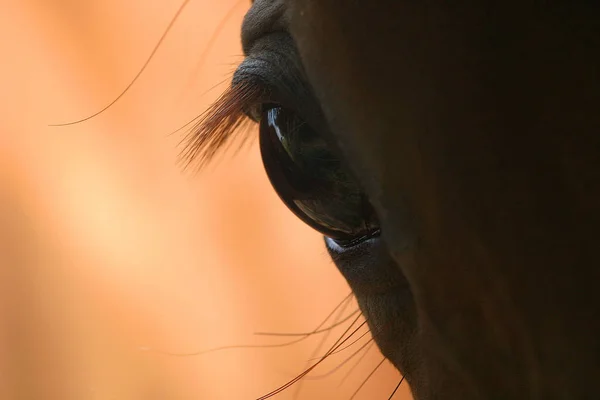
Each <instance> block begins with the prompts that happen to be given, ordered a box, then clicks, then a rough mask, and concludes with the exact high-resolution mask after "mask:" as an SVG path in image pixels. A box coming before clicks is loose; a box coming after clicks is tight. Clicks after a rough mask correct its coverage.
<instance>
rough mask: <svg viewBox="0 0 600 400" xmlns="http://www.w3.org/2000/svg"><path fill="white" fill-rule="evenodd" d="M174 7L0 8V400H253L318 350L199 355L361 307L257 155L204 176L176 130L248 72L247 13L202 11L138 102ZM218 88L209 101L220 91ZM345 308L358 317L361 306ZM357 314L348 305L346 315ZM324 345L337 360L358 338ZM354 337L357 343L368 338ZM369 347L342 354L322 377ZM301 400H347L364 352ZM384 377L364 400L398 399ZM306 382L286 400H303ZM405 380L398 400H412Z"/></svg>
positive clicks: (369, 360) (183, 21) (40, 2)
mask: <svg viewBox="0 0 600 400" xmlns="http://www.w3.org/2000/svg"><path fill="white" fill-rule="evenodd" d="M180 1H181V0H87V1H82V0H4V2H3V4H2V12H0V34H1V36H0V37H1V38H2V40H1V41H0V54H1V55H2V58H1V60H2V61H1V62H0V77H1V79H2V81H1V82H0V105H1V114H0V324H1V326H2V328H1V330H0V398H2V399H19V400H21V399H83V400H85V399H90V400H91V399H94V400H104V399H115V400H116V399H157V400H158V399H254V398H257V397H258V396H260V395H262V394H265V393H268V392H269V391H270V390H272V389H275V388H276V387H277V386H279V385H280V384H283V383H285V382H286V381H287V380H289V379H291V378H293V377H294V376H296V374H298V373H299V372H301V371H302V370H303V368H304V367H305V366H306V365H307V360H308V359H309V358H311V357H315V356H316V355H319V354H322V353H323V352H324V351H325V350H326V347H327V346H323V347H322V348H321V350H319V352H317V353H316V355H315V354H314V352H315V349H316V348H317V346H318V344H319V338H320V337H322V336H319V337H315V338H311V339H310V340H306V341H303V342H301V343H298V344H296V345H293V346H289V347H281V348H263V349H229V350H223V351H217V352H213V353H209V354H204V355H201V356H192V357H176V356H172V355H164V354H160V353H158V352H156V351H141V350H140V348H142V347H147V348H151V349H154V350H159V351H166V352H194V351H198V350H207V349H211V348H215V347H219V346H227V345H237V344H273V343H282V342H285V341H287V340H289V339H290V338H280V337H264V336H256V335H254V334H253V333H254V332H257V331H269V332H306V331H310V330H312V329H314V328H315V327H316V326H317V325H318V323H319V322H320V321H321V320H322V319H323V318H325V316H327V314H328V313H329V312H330V311H331V310H332V309H333V308H334V307H335V306H336V305H337V304H338V303H339V302H340V301H341V300H342V299H343V298H344V297H345V296H346V295H347V294H348V293H349V289H348V288H347V286H346V284H345V282H344V281H343V279H342V277H341V276H340V275H339V274H338V272H337V270H336V269H335V266H334V265H333V264H332V263H331V262H330V260H329V259H328V257H327V255H326V253H325V250H324V248H323V245H322V240H321V238H320V236H319V234H317V233H315V232H313V231H312V230H311V229H309V228H307V227H305V226H304V225H303V224H302V223H300V222H299V221H298V220H297V219H296V218H295V217H294V216H293V215H291V214H290V213H289V212H288V210H287V209H286V208H285V207H284V206H283V205H282V204H281V203H280V201H279V200H278V198H277V197H276V195H274V193H273V191H272V189H271V187H270V186H269V184H268V182H267V180H266V178H265V175H264V172H263V169H262V165H261V162H260V156H259V153H258V150H257V148H256V147H250V148H249V149H247V150H244V151H242V152H240V153H239V154H238V155H237V156H235V157H232V156H228V157H223V158H221V159H220V161H219V162H218V163H217V164H213V165H212V166H211V167H210V168H208V169H207V170H205V171H203V172H202V173H200V174H193V173H191V172H185V171H182V168H181V167H180V166H178V165H177V164H176V161H177V154H178V151H179V150H180V148H179V147H178V142H179V140H180V139H181V135H179V134H178V135H171V136H169V135H168V133H169V132H172V131H173V130H174V129H175V128H177V127H179V126H181V125H182V124H183V123H184V122H186V121H188V120H189V119H191V118H192V117H194V116H195V115H197V114H198V113H200V112H201V111H203V110H204V109H205V108H206V107H207V105H208V104H209V103H210V101H212V100H213V99H214V98H215V96H217V95H218V94H219V92H220V90H221V89H222V88H223V85H225V84H226V82H225V83H222V84H221V86H220V87H217V88H216V89H212V88H213V87H214V85H215V84H217V83H218V82H223V80H226V79H227V78H228V77H229V76H230V73H231V72H232V70H233V68H234V66H235V64H236V63H237V62H239V60H240V59H241V49H240V46H239V39H238V31H239V26H240V21H241V18H242V16H243V14H244V12H245V10H246V8H247V6H248V4H247V3H249V2H244V1H242V2H238V4H237V6H236V9H235V11H234V13H233V14H232V17H231V18H230V19H229V21H228V22H227V24H226V28H225V29H224V30H223V31H222V32H221V33H220V34H219V35H218V37H217V39H216V42H215V43H214V45H213V46H212V47H211V48H210V51H209V52H208V53H207V55H208V56H207V58H206V59H205V60H204V62H201V61H202V57H201V54H202V52H203V51H204V50H205V49H206V48H207V43H208V42H209V38H210V37H211V35H212V34H213V32H214V31H215V29H216V28H217V26H218V25H219V23H220V22H221V21H222V19H223V17H224V16H225V15H226V14H227V12H228V10H230V9H231V7H232V5H234V3H235V0H227V1H226V0H219V1H208V0H194V1H192V2H191V4H190V5H189V7H188V8H187V9H186V10H185V12H184V13H183V15H182V16H181V18H180V19H179V21H178V22H177V24H176V25H175V26H174V29H173V31H172V32H171V33H170V34H169V36H168V37H167V39H166V40H165V42H164V44H163V46H162V47H161V48H160V49H159V51H158V53H157V54H156V57H155V58H154V59H153V60H152V62H151V64H150V65H149V67H148V69H147V70H146V71H145V72H144V74H143V75H142V76H141V78H140V80H139V81H138V82H137V83H136V84H135V85H134V86H133V87H132V89H131V90H130V91H129V92H128V93H127V94H126V95H125V96H124V97H123V98H122V99H121V100H120V101H119V102H117V103H116V104H115V105H114V106H113V107H111V108H110V109H109V110H108V111H107V112H105V113H103V114H101V115H100V116H98V117H95V118H93V119H91V120H89V121H87V122H85V123H81V124H77V125H73V126H69V127H61V128H57V127H48V126H47V125H48V124H52V123H61V122H67V121H70V120H74V119H79V118H81V117H85V116H87V115H89V114H91V113H94V112H95V111H98V110H99V109H101V108H102V107H104V106H105V105H106V104H108V103H109V102H110V101H112V100H113V99H114V98H115V96H117V95H118V93H119V92H120V91H121V90H122V89H123V88H124V87H126V86H127V84H128V82H129V81H130V80H131V78H132V77H133V76H135V74H136V73H137V71H138V69H139V68H140V66H141V65H142V64H143V62H144V61H145V59H146V58H147V56H148V55H149V54H150V52H151V51H152V48H153V46H154V45H155V43H156V42H157V41H158V39H159V37H160V35H161V34H162V31H163V30H164V28H165V27H166V26H167V25H168V23H169V21H170V19H171V18H172V16H173V15H174V13H175V12H176V10H177V8H178V7H179V5H180ZM211 89H212V90H211ZM352 307H355V306H354V305H353V306H352ZM349 311H351V309H349V310H348V312H349ZM346 326H347V325H345V326H342V327H341V329H337V330H335V331H334V332H333V333H332V334H331V335H329V337H328V338H327V343H328V345H331V344H333V342H335V339H337V337H338V336H339V335H340V334H341V333H342V332H343V329H344V328H345V327H346ZM361 333H362V331H361ZM366 340H367V337H365V338H364V339H363V340H361V341H359V342H358V343H357V344H356V345H354V346H352V347H351V348H349V349H347V350H344V351H343V352H341V353H340V354H335V355H333V356H332V357H331V360H328V362H327V363H326V365H324V366H323V367H322V368H319V369H317V370H316V371H315V372H314V373H313V374H311V375H313V376H318V375H322V374H325V373H327V372H328V371H329V370H331V369H332V368H334V367H335V366H336V365H338V364H340V363H342V362H343V361H344V359H346V358H347V357H348V356H350V355H351V354H352V353H353V352H354V351H356V349H358V348H359V347H360V346H361V345H362V343H365V342H366ZM359 357H360V354H359V355H358V356H357V357H355V358H354V359H353V360H352V361H350V362H348V363H347V364H345V365H344V366H343V368H341V369H340V370H339V371H336V372H335V373H334V374H332V375H331V376H328V377H326V378H324V379H321V380H305V381H304V383H303V385H302V390H301V391H300V392H299V396H298V399H348V398H350V396H351V395H352V393H353V392H354V391H355V389H356V388H357V387H358V386H359V385H360V383H361V382H362V381H363V380H364V378H366V377H367V375H368V374H369V373H370V372H371V371H372V369H373V368H374V367H375V366H376V365H377V363H378V362H379V361H380V360H381V356H380V354H379V353H378V352H377V351H376V350H375V348H371V349H370V350H369V353H368V355H367V357H365V358H364V359H363V360H362V361H361V363H360V364H359V366H358V368H356V369H354V370H353V371H352V374H351V375H350V376H349V378H347V379H346V380H345V382H344V384H343V385H342V386H341V387H338V385H339V382H340V381H341V380H342V379H343V378H344V375H345V374H346V372H347V371H349V370H350V368H352V366H353V364H354V362H355V360H358V358H359ZM398 380H399V375H398V373H397V372H396V371H395V370H393V368H392V367H391V366H390V365H389V364H388V363H387V362H386V363H385V364H384V366H383V367H382V368H381V369H380V370H378V371H377V373H375V374H374V375H373V377H372V378H371V379H370V380H369V381H368V383H367V384H366V385H365V386H364V388H363V389H361V391H360V393H359V395H357V396H356V399H384V400H385V399H387V398H388V397H389V395H390V394H391V392H392V390H393V388H394V387H395V386H396V383H397V382H398ZM296 392H297V388H296V387H292V388H291V389H289V390H287V391H285V392H283V393H282V394H280V395H279V396H278V397H276V398H277V399H292V398H293V397H294V395H295V394H296ZM407 393H408V388H407V387H406V386H405V385H403V386H402V387H401V389H400V390H399V392H398V393H397V394H396V396H394V398H395V399H406V398H408V395H407Z"/></svg>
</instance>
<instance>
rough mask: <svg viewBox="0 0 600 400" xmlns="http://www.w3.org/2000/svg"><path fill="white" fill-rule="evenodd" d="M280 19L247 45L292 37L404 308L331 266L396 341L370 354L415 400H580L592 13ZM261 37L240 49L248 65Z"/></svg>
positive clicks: (588, 317) (494, 9) (593, 104)
mask: <svg viewBox="0 0 600 400" xmlns="http://www.w3.org/2000/svg"><path fill="white" fill-rule="evenodd" d="M267 3H269V2H265V1H260V0H259V1H257V2H256V3H255V7H257V8H258V9H263V10H264V9H265V7H266V6H265V4H267ZM276 3H277V4H278V7H285V8H286V9H285V10H284V11H282V10H281V9H280V8H278V9H277V10H278V15H279V16H282V15H285V16H286V17H285V18H281V20H277V21H273V20H270V19H268V18H266V19H265V20H264V21H266V22H265V24H266V25H264V26H260V24H258V23H255V24H254V25H248V24H247V23H246V24H245V27H247V26H252V27H254V28H256V27H259V28H256V29H258V30H259V31H261V32H263V33H264V32H269V31H270V30H271V29H272V28H271V27H270V26H269V24H271V25H273V26H277V29H280V27H281V25H287V29H288V30H289V32H290V34H291V36H292V37H293V40H294V44H295V48H297V50H298V52H299V56H300V59H301V61H302V67H303V71H304V72H305V74H306V77H307V79H308V82H309V83H310V85H309V86H310V87H311V88H312V90H313V91H314V93H315V96H316V99H318V105H319V106H320V109H321V110H322V112H323V114H324V117H325V122H324V123H323V124H322V126H323V127H324V129H323V132H321V131H320V130H319V132H320V133H321V134H323V135H325V136H331V137H332V138H333V140H332V143H334V144H335V145H336V148H338V149H339V151H340V154H343V155H344V156H345V159H346V160H348V161H349V165H350V166H351V167H352V169H353V171H354V173H355V175H356V177H357V178H358V179H359V181H360V183H361V184H362V185H363V187H364V189H365V191H366V193H367V194H368V196H369V199H370V200H371V202H372V203H373V206H374V207H375V209H376V211H377V214H378V216H379V218H380V220H381V228H382V238H381V242H382V243H384V244H385V245H384V246H385V252H386V253H387V256H388V259H389V262H390V263H391V264H389V265H393V266H395V267H396V271H397V272H398V273H399V274H400V275H402V276H403V277H405V279H406V280H407V282H408V284H409V287H410V292H411V293H412V296H411V298H410V299H406V298H405V297H403V296H400V297H398V298H394V297H393V296H388V297H387V299H385V300H384V301H382V300H381V299H382V297H379V298H375V297H376V296H381V295H380V294H378V295H376V296H375V297H374V296H373V295H372V294H370V293H369V292H368V290H367V291H365V292H364V293H361V290H364V289H365V287H368V285H367V286H365V280H364V276H359V275H356V274H354V275H353V273H354V272H355V269H353V268H355V267H353V264H356V263H357V262H358V263H367V265H368V264H370V265H371V266H372V268H371V270H372V273H373V276H369V278H368V279H369V280H374V281H375V282H376V281H377V279H381V280H382V281H384V280H385V277H386V276H387V275H386V274H383V275H378V274H379V273H381V272H382V271H386V269H385V268H384V269H380V268H381V263H382V262H383V263H385V262H386V261H385V260H386V258H385V257H381V256H379V255H376V254H366V255H361V257H364V258H365V259H366V261H363V260H360V259H359V260H357V259H356V258H355V257H352V256H350V255H347V256H346V258H344V257H340V256H339V255H338V256H336V255H333V257H334V260H335V261H336V264H337V265H338V268H339V269H340V271H341V272H342V273H343V274H344V275H345V276H346V278H347V279H348V280H349V283H350V285H351V286H352V287H353V290H355V292H357V299H358V301H359V304H360V305H361V309H363V312H365V313H368V314H369V315H370V316H371V318H372V319H373V322H372V323H373V324H375V325H374V326H377V327H384V326H386V327H387V326H389V324H384V323H380V321H391V320H394V321H396V323H397V324H398V326H395V327H392V328H390V330H389V335H388V336H389V337H391V338H392V339H391V340H390V341H382V340H379V341H378V345H379V346H380V347H381V349H382V351H383V352H384V354H385V355H386V356H388V357H390V358H391V359H392V361H393V362H394V364H395V365H396V366H397V367H398V368H399V369H400V370H401V371H403V372H406V373H407V380H408V381H409V383H410V384H411V387H412V389H413V394H414V395H415V396H416V397H417V398H419V399H437V398H444V399H467V400H469V399H496V398H497V399H506V398H511V399H520V398H522V399H526V398H527V399H542V398H543V399H553V398H557V399H559V398H573V399H580V398H581V399H585V398H589V395H590V393H593V392H594V391H595V388H594V387H593V386H592V382H595V381H597V379H598V377H599V376H600V374H599V371H598V368H599V367H598V365H600V363H598V359H597V357H598V354H600V351H598V339H597V338H598V337H600V326H599V325H600V322H599V321H597V318H595V317H594V316H597V315H598V312H599V311H600V298H599V295H598V293H597V290H595V288H594V282H597V281H598V278H599V276H598V271H597V268H596V267H595V266H596V265H598V254H597V251H595V250H594V249H595V248H596V243H595V240H593V238H594V237H595V236H597V234H596V233H597V231H598V229H599V228H600V216H599V212H598V204H600V189H599V187H598V185H599V181H600V180H597V179H594V177H597V175H598V160H599V159H600V157H599V155H598V151H599V150H600V143H599V141H600V139H599V136H600V135H598V134H597V132H598V127H599V119H600V118H599V116H598V113H597V110H598V109H599V108H600V102H599V93H600V90H599V88H598V79H597V73H596V72H594V71H597V68H598V64H599V60H598V53H597V52H596V51H593V50H592V49H594V48H598V47H600V38H599V35H598V33H599V32H598V29H597V27H598V25H597V15H596V14H597V12H596V10H595V9H594V8H593V7H591V6H590V7H589V8H586V7H588V6H587V5H584V4H582V3H577V4H572V5H570V6H567V5H563V6H561V7H557V8H552V7H546V8H544V9H541V8H540V9H538V8H535V7H533V6H531V5H529V4H521V3H516V2H504V3H502V4H493V5H492V4H491V3H490V4H488V3H477V4H471V5H470V6H467V5H460V6H452V7H450V6H449V5H446V4H441V3H439V2H426V3H419V4H412V3H409V2H404V1H371V2H351V3H348V2H341V1H340V0H296V1H288V2H276ZM282 4H284V6H282ZM515 10H518V13H517V12H515ZM247 18H251V17H247ZM279 21H281V22H279ZM260 35H261V33H260V32H253V33H252V35H249V34H246V35H243V38H245V40H246V42H247V43H246V45H245V48H248V49H250V53H252V50H251V49H252V46H251V42H252V41H253V40H257V39H256V38H257V37H260ZM567 149H568V150H567ZM577 182H582V183H581V184H580V185H578V184H577ZM583 182H585V184H583ZM403 279H404V278H403ZM369 284H370V285H371V284H372V282H371V283H369ZM383 298H385V296H383ZM413 302H414V303H413ZM411 307H413V308H414V311H412V312H413V313H414V316H410V312H409V313H406V312H401V310H406V309H409V310H410V309H411ZM407 315H409V316H408V317H407ZM371 318H369V319H371ZM392 325H393V324H392ZM407 332H409V333H407ZM413 332H414V333H413ZM566 366H567V367H566ZM507 372H509V373H507Z"/></svg>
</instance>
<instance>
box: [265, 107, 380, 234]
mask: <svg viewBox="0 0 600 400" xmlns="http://www.w3.org/2000/svg"><path fill="white" fill-rule="evenodd" d="M260 150H261V155H262V159H263V164H264V166H265V169H266V171H267V175H268V176H269V179H270V181H271V184H272V185H273V187H274V188H275V191H276V192H277V194H278V195H279V197H280V198H281V199H282V200H283V202H284V203H285V204H286V205H287V206H288V208H289V209H290V210H291V211H292V212H293V213H294V214H296V215H297V216H298V217H299V218H300V219H301V220H303V221H304V222H305V223H307V224H308V225H310V226H311V227H313V228H314V229H316V230H317V231H319V232H321V233H322V234H324V235H325V236H328V237H330V238H332V239H335V240H336V241H338V242H339V243H340V244H342V245H350V244H354V243H356V242H358V241H361V240H362V239H364V238H368V237H371V236H374V235H376V234H377V233H378V232H379V224H378V222H377V219H376V216H375V213H374V211H373V208H372V207H371V204H370V203H369V201H368V200H367V198H366V196H365V194H364V192H363V191H362V190H361V188H360V186H359V185H358V182H356V180H355V179H354V178H353V177H352V175H351V174H350V173H348V172H347V171H346V169H345V168H344V166H343V165H342V163H341V160H340V159H339V158H338V157H336V156H335V155H334V153H333V152H332V151H331V149H330V147H329V146H328V144H327V142H326V141H325V140H324V139H323V138H322V137H321V136H319V134H318V133H317V132H315V131H314V130H313V129H312V128H311V127H310V126H309V125H308V124H306V123H305V122H304V121H303V120H301V119H300V118H299V117H298V116H297V115H296V114H295V113H294V112H292V111H290V110H288V109H285V108H282V107H278V106H275V107H271V108H266V109H265V110H264V111H263V113H262V116H261V118H260Z"/></svg>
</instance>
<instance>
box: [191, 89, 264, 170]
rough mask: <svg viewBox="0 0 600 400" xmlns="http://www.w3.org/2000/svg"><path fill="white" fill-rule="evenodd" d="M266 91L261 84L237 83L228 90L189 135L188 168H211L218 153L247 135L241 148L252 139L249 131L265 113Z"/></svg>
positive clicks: (201, 117) (200, 119) (203, 115)
mask: <svg viewBox="0 0 600 400" xmlns="http://www.w3.org/2000/svg"><path fill="white" fill-rule="evenodd" d="M265 93H266V90H265V89H264V88H263V87H261V85H260V84H259V83H257V82H250V81H246V82H237V83H235V84H232V86H231V87H230V88H229V89H227V90H226V91H225V92H224V93H223V94H222V95H221V96H220V97H219V99H217V100H216V101H215V102H214V103H213V104H212V105H211V106H210V107H209V108H208V109H207V110H206V111H205V112H204V113H203V114H202V115H201V116H200V117H199V119H198V121H197V122H196V123H195V124H194V126H193V127H192V128H191V129H190V131H189V133H188V134H187V135H185V137H184V138H183V140H182V142H181V144H183V149H182V152H181V153H180V158H181V160H182V162H183V163H184V166H185V167H189V166H190V165H191V164H193V163H195V164H196V166H197V168H202V167H203V166H205V165H206V164H208V163H209V162H210V161H211V160H212V159H213V158H214V156H215V155H216V154H217V152H218V151H219V150H220V149H222V148H223V147H224V146H225V145H226V144H228V143H230V142H231V141H232V140H233V139H235V137H236V134H238V133H246V135H245V137H243V138H242V142H241V143H240V146H243V144H244V143H245V142H246V140H247V139H248V136H247V133H248V129H247V128H249V127H250V126H251V125H252V124H253V123H254V122H257V121H256V120H257V118H258V115H257V114H259V113H260V112H261V111H262V109H261V108H262V102H261V100H262V99H263V98H264V97H265Z"/></svg>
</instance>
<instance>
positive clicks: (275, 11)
mask: <svg viewBox="0 0 600 400" xmlns="http://www.w3.org/2000/svg"><path fill="white" fill-rule="evenodd" d="M289 3H290V1H289V0H287V1H286V0H253V1H252V7H250V10H248V13H246V16H245V17H244V22H243V24H242V48H243V50H244V54H246V55H247V54H248V53H249V52H250V50H251V48H252V45H253V44H254V42H255V41H256V40H257V39H258V38H260V37H261V36H263V35H265V34H268V33H271V32H276V31H285V30H287V25H288V15H287V12H286V11H287V9H288V8H289Z"/></svg>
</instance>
